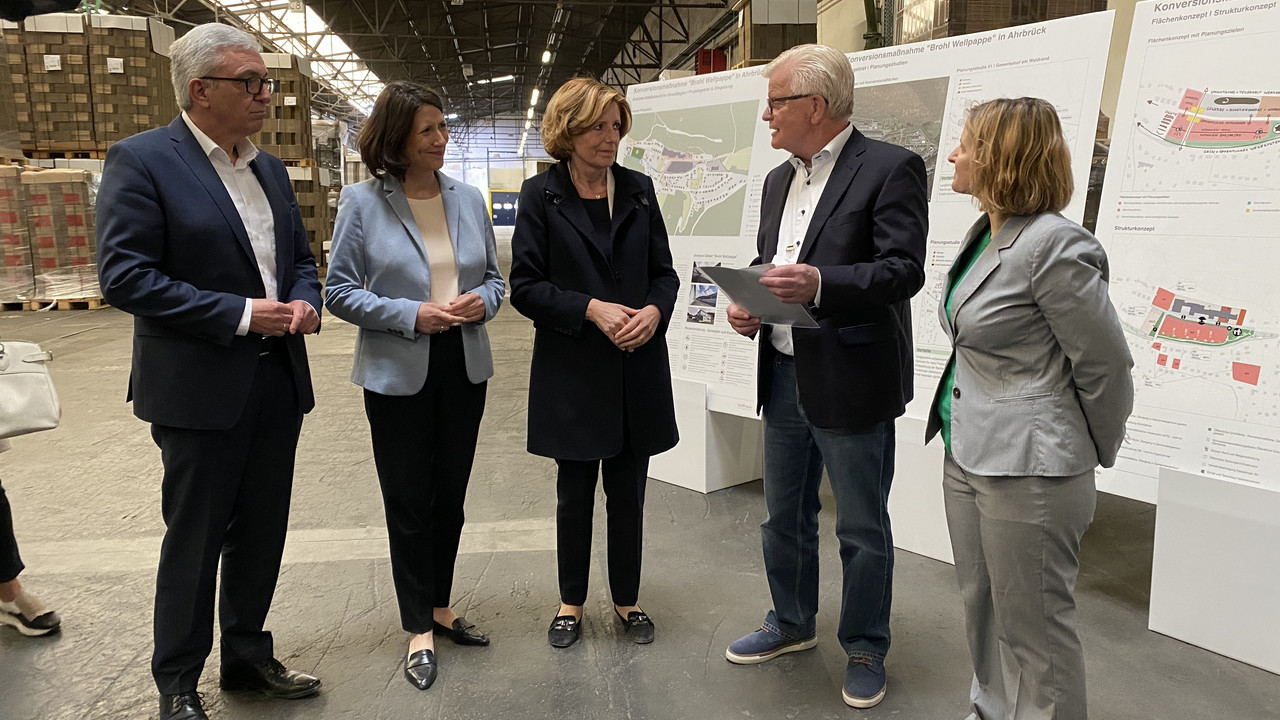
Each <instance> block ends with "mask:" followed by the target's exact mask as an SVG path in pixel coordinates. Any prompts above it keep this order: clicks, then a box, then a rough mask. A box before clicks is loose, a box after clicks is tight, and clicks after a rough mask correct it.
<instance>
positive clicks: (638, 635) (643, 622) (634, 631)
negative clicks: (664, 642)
mask: <svg viewBox="0 0 1280 720" xmlns="http://www.w3.org/2000/svg"><path fill="white" fill-rule="evenodd" d="M613 614H614V615H617V616H618V622H620V623H622V629H623V631H624V632H626V634H627V637H629V638H631V642H633V643H635V644H637V645H648V644H649V643H651V642H653V621H652V620H650V619H649V616H648V615H645V614H644V613H643V612H635V611H632V612H629V613H627V616H626V617H622V613H620V612H618V611H617V610H614V611H613Z"/></svg>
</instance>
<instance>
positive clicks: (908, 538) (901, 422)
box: [889, 417, 955, 564]
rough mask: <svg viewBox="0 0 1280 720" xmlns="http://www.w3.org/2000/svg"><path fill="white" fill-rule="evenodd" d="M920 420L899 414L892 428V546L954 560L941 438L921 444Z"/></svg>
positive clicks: (928, 556) (890, 498) (922, 433)
mask: <svg viewBox="0 0 1280 720" xmlns="http://www.w3.org/2000/svg"><path fill="white" fill-rule="evenodd" d="M924 428H925V422H924V421H923V420H916V419H913V418H909V417H900V418H898V422H897V427H896V428H895V430H894V432H895V435H896V437H897V449H896V453H897V454H896V455H895V457H894V471H893V485H892V486H891V487H890V489H889V521H890V522H891V523H892V526H893V546H894V547H896V548H898V549H899V550H906V551H907V552H912V553H915V554H917V555H923V556H925V557H927V558H933V559H934V560H941V561H942V562H945V563H951V564H955V560H954V558H953V557H952V555H951V537H950V535H948V534H947V514H946V511H945V510H944V508H943V505H942V459H943V456H944V455H945V452H944V451H943V449H942V440H941V439H940V438H934V441H933V442H932V443H931V444H929V445H925V444H924Z"/></svg>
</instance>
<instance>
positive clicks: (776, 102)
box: [765, 93, 817, 112]
mask: <svg viewBox="0 0 1280 720" xmlns="http://www.w3.org/2000/svg"><path fill="white" fill-rule="evenodd" d="M814 95H817V93H800V94H799V95H788V96H786V97H772V98H767V99H766V100H765V102H766V103H767V104H768V105H769V112H778V108H780V107H782V104H783V103H785V102H786V101H788V100H799V99H800V98H807V97H813V96H814Z"/></svg>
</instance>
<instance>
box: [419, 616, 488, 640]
mask: <svg viewBox="0 0 1280 720" xmlns="http://www.w3.org/2000/svg"><path fill="white" fill-rule="evenodd" d="M432 625H433V626H434V627H433V629H434V630H435V633H436V634H437V635H440V636H442V637H447V638H449V639H450V640H452V641H454V642H455V643H457V644H458V645H488V644H489V638H487V637H485V636H484V633H481V632H480V631H479V630H476V626H475V625H472V624H471V623H469V622H467V621H466V618H458V619H457V620H454V621H453V627H451V628H448V627H445V626H444V625H441V624H440V623H438V622H432Z"/></svg>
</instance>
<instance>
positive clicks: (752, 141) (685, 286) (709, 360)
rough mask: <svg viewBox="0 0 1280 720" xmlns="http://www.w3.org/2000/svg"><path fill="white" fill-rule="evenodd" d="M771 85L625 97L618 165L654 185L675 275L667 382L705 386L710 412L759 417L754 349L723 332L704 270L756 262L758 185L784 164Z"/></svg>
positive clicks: (655, 90)
mask: <svg viewBox="0 0 1280 720" xmlns="http://www.w3.org/2000/svg"><path fill="white" fill-rule="evenodd" d="M767 87H768V83H767V82H766V81H765V79H764V78H763V77H762V76H761V75H760V69H759V68H748V69H744V70H734V71H729V72H719V73H712V74H710V75H699V76H694V77H689V78H680V79H677V80H668V81H664V82H658V83H649V84H645V85H632V86H631V87H630V88H628V90H627V101H628V102H629V103H630V104H631V112H632V125H631V132H630V133H628V134H627V136H626V137H625V138H623V139H622V144H621V146H620V147H619V148H618V162H619V163H621V164H622V165H623V166H624V167H628V168H631V169H633V170H639V171H640V172H643V173H645V174H646V175H648V176H649V177H650V178H652V179H653V184H654V190H655V191H656V192H657V195H658V204H659V206H661V208H662V217H663V220H664V222H665V223H666V226H667V233H668V235H669V236H670V240H671V255H672V260H673V261H674V263H675V267H676V272H677V273H679V275H680V292H679V294H678V295H677V297H676V311H675V313H674V314H673V316H672V319H671V325H670V327H669V328H668V330H667V345H668V350H669V353H670V356H671V375H672V377H674V378H677V379H680V380H689V381H692V382H698V383H703V384H704V385H705V386H706V388H707V390H706V393H707V398H706V403H707V408H708V409H710V410H714V411H718V412H724V413H729V414H732V415H739V416H742V417H751V418H754V417H755V416H756V412H755V410H756V408H755V400H756V366H757V362H756V360H757V357H756V345H755V343H754V342H753V341H751V340H748V339H747V338H744V337H742V336H741V335H738V334H737V333H736V332H734V331H733V329H732V328H730V327H729V323H728V321H727V319H726V318H725V309H726V308H727V307H728V306H729V300H728V298H727V297H722V296H721V293H720V292H719V289H718V288H717V287H716V285H715V284H714V283H712V282H711V279H710V278H709V277H707V276H706V275H705V274H704V273H702V272H701V271H700V270H699V269H698V268H699V267H701V266H703V265H723V266H726V267H743V266H745V265H747V264H749V263H750V262H751V261H752V260H753V259H754V258H755V256H756V251H755V246H756V242H755V236H756V226H757V223H758V222H759V218H760V190H761V188H762V187H763V184H764V176H765V175H766V174H767V173H768V172H769V170H771V169H772V168H773V167H775V166H776V165H777V164H778V163H780V162H782V161H783V160H785V159H786V157H787V156H786V153H783V152H781V151H779V150H774V149H773V148H772V147H770V145H769V128H768V126H767V125H766V124H765V123H764V122H763V121H762V120H761V119H760V116H761V114H762V112H763V105H764V98H765V95H766V89H767Z"/></svg>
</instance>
